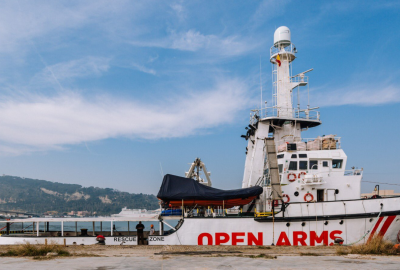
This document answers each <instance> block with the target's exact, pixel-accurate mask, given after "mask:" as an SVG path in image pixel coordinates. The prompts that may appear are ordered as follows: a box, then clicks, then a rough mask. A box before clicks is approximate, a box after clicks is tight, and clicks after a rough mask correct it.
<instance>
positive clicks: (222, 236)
mask: <svg viewBox="0 0 400 270" xmlns="http://www.w3.org/2000/svg"><path fill="white" fill-rule="evenodd" d="M228 242H229V234H227V233H224V232H220V233H215V245H216V246H219V245H221V244H225V243H228Z"/></svg>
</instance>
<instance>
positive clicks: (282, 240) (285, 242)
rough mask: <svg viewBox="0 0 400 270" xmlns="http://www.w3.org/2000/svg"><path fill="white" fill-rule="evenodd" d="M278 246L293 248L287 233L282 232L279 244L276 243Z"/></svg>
mask: <svg viewBox="0 0 400 270" xmlns="http://www.w3.org/2000/svg"><path fill="white" fill-rule="evenodd" d="M276 245H277V246H291V245H292V244H290V241H289V238H288V237H287V234H286V233H285V232H281V234H280V235H279V238H278V242H276Z"/></svg>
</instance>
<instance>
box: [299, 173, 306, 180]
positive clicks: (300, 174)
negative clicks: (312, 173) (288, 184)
mask: <svg viewBox="0 0 400 270" xmlns="http://www.w3.org/2000/svg"><path fill="white" fill-rule="evenodd" d="M302 175H307V173H305V172H299V177H298V178H299V179H300V178H301V176H302Z"/></svg>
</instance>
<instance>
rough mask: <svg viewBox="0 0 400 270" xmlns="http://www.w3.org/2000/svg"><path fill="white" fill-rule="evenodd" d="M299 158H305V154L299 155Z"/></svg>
mask: <svg viewBox="0 0 400 270" xmlns="http://www.w3.org/2000/svg"><path fill="white" fill-rule="evenodd" d="M299 158H307V154H299Z"/></svg>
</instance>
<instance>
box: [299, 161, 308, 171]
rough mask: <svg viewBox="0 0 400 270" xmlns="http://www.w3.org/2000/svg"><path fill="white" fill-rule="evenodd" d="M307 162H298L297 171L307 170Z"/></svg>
mask: <svg viewBox="0 0 400 270" xmlns="http://www.w3.org/2000/svg"><path fill="white" fill-rule="evenodd" d="M307 163H308V162H307V161H304V160H302V161H299V169H300V170H307Z"/></svg>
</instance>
